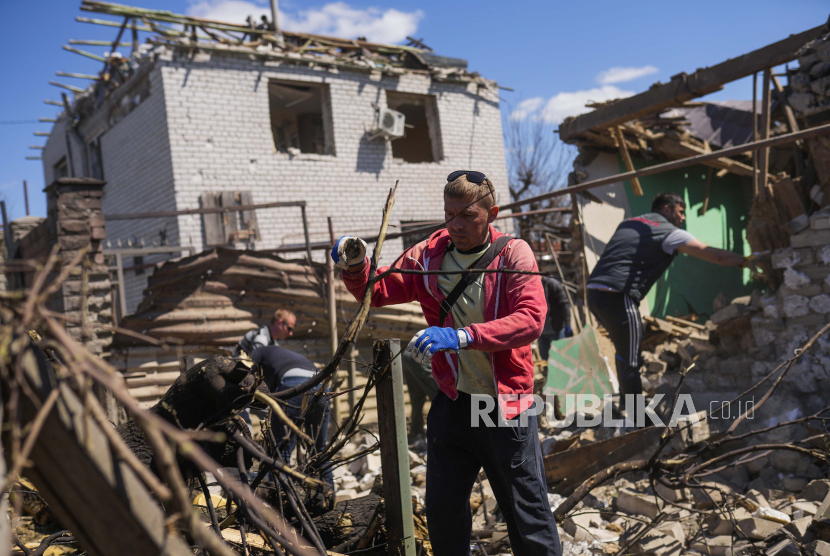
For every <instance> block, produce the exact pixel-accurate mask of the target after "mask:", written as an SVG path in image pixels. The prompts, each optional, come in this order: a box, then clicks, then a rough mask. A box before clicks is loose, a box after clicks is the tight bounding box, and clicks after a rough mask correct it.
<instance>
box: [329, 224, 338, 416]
mask: <svg viewBox="0 0 830 556" xmlns="http://www.w3.org/2000/svg"><path fill="white" fill-rule="evenodd" d="M328 220H329V233H330V234H331V233H332V226H331V216H329V217H328ZM332 246H334V244H333V243H332ZM334 279H335V277H334V261H333V260H331V257H326V301H327V305H328V317H329V340H330V344H331V354H332V356H334V353H335V352H336V351H337V346H338V341H337V300H336V299H335V288H334ZM336 388H337V384H335V383H334V382H332V390H333V391H335V389H336ZM332 401H333V404H332V412H333V413H334V420H335V421H336V422H337V423H340V397H339V396H336V397H335V398H334V399H333V400H332Z"/></svg>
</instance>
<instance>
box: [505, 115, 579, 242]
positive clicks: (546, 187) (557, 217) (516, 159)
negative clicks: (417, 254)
mask: <svg viewBox="0 0 830 556" xmlns="http://www.w3.org/2000/svg"><path fill="white" fill-rule="evenodd" d="M503 130H504V143H505V150H506V151H507V173H508V185H509V188H510V200H511V202H514V201H519V200H521V199H524V198H527V197H533V196H536V195H540V194H542V193H546V192H548V191H553V190H555V189H559V188H561V187H565V186H566V185H567V184H568V174H569V173H570V172H571V170H572V167H573V159H574V157H575V156H576V149H575V148H574V147H572V146H570V145H566V144H565V143H563V142H562V141H561V140H560V139H559V136H558V135H556V133H555V131H556V126H555V125H553V124H551V123H549V122H547V121H545V120H544V118H542V117H541V116H539V115H538V114H530V115H527V116H525V117H524V118H521V119H519V118H514V117H511V115H510V114H509V113H508V114H507V116H505V118H504V123H503ZM567 206H570V197H569V196H565V195H563V196H561V197H555V198H553V199H550V200H548V201H542V202H539V203H531V204H529V205H525V206H523V207H522V208H521V209H514V212H528V211H533V210H540V209H546V208H554V207H567ZM569 219H570V215H569V213H567V212H551V213H542V214H533V215H528V216H521V217H519V218H517V220H518V223H519V232H520V235H521V237H522V238H523V239H525V240H528V241H530V240H534V239H537V237H536V236H539V235H540V234H541V233H542V232H541V230H543V229H552V230H551V231H556V230H557V229H558V228H561V227H565V226H567V225H568V222H569Z"/></svg>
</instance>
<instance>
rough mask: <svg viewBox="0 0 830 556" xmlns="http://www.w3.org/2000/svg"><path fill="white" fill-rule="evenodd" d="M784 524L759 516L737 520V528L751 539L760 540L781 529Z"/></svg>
mask: <svg viewBox="0 0 830 556" xmlns="http://www.w3.org/2000/svg"><path fill="white" fill-rule="evenodd" d="M783 526H784V525H783V524H782V523H777V522H775V521H769V520H768V519H763V518H761V517H750V518H747V519H742V520H741V521H739V522H738V529H739V530H740V532H742V533H743V534H744V535H746V536H747V537H749V538H750V539H753V540H761V539H765V538H767V537H768V536H769V535H771V534H773V533H775V532H776V531H778V530H779V529H781V528H782V527H783Z"/></svg>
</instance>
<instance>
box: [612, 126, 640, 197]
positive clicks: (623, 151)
mask: <svg viewBox="0 0 830 556" xmlns="http://www.w3.org/2000/svg"><path fill="white" fill-rule="evenodd" d="M614 133H615V134H616V136H617V145H618V146H619V149H620V156H622V159H623V163H624V164H625V169H626V170H627V171H628V172H633V171H634V163H633V162H631V155H630V154H629V152H628V146H627V145H626V144H625V136H624V135H623V130H622V126H616V127H615V128H614ZM629 181H630V182H631V188H632V189H633V190H634V195H636V196H637V197H642V196H643V188H642V187H640V180H638V179H637V178H631V180H629Z"/></svg>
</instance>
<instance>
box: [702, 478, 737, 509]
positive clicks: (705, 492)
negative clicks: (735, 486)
mask: <svg viewBox="0 0 830 556" xmlns="http://www.w3.org/2000/svg"><path fill="white" fill-rule="evenodd" d="M703 485H704V486H709V487H712V488H693V489H692V498H693V499H694V504H695V508H697V509H698V510H711V509H712V508H714V507H715V506H720V505H721V504H723V494H722V493H721V491H720V490H715V489H722V490H724V491H725V492H727V493H729V492H731V491H732V489H731V488H730V487H728V486H726V485H721V484H716V483H703Z"/></svg>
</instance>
